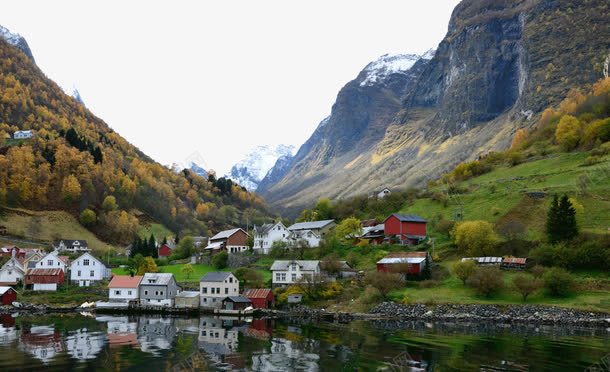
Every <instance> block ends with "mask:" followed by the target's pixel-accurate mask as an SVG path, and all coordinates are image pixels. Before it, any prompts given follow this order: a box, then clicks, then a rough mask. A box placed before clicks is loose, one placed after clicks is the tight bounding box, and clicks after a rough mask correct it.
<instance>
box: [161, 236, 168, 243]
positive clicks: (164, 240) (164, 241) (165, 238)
mask: <svg viewBox="0 0 610 372" xmlns="http://www.w3.org/2000/svg"><path fill="white" fill-rule="evenodd" d="M163 244H167V236H164V237H163V241H162V242H161V245H163Z"/></svg>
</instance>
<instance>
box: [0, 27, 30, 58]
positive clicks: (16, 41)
mask: <svg viewBox="0 0 610 372" xmlns="http://www.w3.org/2000/svg"><path fill="white" fill-rule="evenodd" d="M0 37H1V38H3V39H4V40H5V41H6V42H7V43H9V44H11V45H12V46H15V47H17V48H18V49H19V50H21V51H22V52H23V53H24V54H25V55H26V56H27V57H28V58H29V59H30V61H32V62H34V63H36V61H34V55H33V54H32V51H31V50H30V46H29V45H28V42H27V41H26V40H25V38H24V37H23V36H21V35H19V34H14V33H12V32H10V31H9V30H8V29H7V28H6V27H3V26H0Z"/></svg>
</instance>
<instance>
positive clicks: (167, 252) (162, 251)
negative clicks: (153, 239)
mask: <svg viewBox="0 0 610 372" xmlns="http://www.w3.org/2000/svg"><path fill="white" fill-rule="evenodd" d="M171 255H172V249H171V248H170V247H169V245H167V244H163V245H162V246H160V247H159V257H169V256H171Z"/></svg>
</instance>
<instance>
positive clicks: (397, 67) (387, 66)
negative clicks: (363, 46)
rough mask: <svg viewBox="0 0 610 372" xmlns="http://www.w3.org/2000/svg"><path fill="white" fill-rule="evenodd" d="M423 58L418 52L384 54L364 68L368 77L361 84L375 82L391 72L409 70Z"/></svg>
mask: <svg viewBox="0 0 610 372" xmlns="http://www.w3.org/2000/svg"><path fill="white" fill-rule="evenodd" d="M421 58H422V57H421V56H418V55H416V54H384V55H382V56H381V57H379V58H378V59H377V60H375V61H373V62H371V63H369V64H368V65H367V66H366V67H365V68H364V73H365V74H366V77H365V78H364V80H362V82H361V83H360V86H365V85H372V84H375V83H377V82H378V81H380V80H382V79H385V78H386V77H388V76H389V75H391V74H395V73H399V72H407V71H409V69H410V68H411V67H413V65H414V64H415V62H417V61H419V60H420V59H421Z"/></svg>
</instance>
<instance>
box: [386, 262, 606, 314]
mask: <svg viewBox="0 0 610 372" xmlns="http://www.w3.org/2000/svg"><path fill="white" fill-rule="evenodd" d="M451 264H452V262H445V263H443V266H445V267H450V266H451ZM503 273H504V284H505V285H504V289H503V290H501V291H500V292H499V293H498V294H496V295H492V296H491V297H483V296H480V295H478V294H476V293H475V290H474V289H473V288H471V287H468V286H464V285H463V284H462V281H461V280H459V279H458V278H456V277H454V276H453V275H451V276H450V277H449V278H447V279H445V280H443V281H442V282H441V283H440V284H439V285H438V286H435V287H432V288H420V287H419V285H418V283H415V282H411V283H410V285H411V286H410V287H407V288H404V289H400V290H396V291H394V292H392V293H391V294H390V298H391V299H393V300H394V301H397V302H402V301H404V300H407V301H408V302H409V303H426V304H432V303H463V304H473V303H480V304H500V305H508V304H524V302H523V301H522V298H521V295H520V294H519V293H518V292H517V291H516V290H514V289H513V288H512V279H513V278H514V277H515V276H516V275H518V274H521V273H522V272H515V271H504V272H503ZM526 275H529V274H526ZM574 276H575V277H576V278H581V279H582V278H585V277H602V278H606V279H607V278H608V274H607V273H605V275H604V274H603V273H595V272H594V273H588V272H580V273H575V274H574ZM525 303H526V304H539V305H552V306H563V307H572V308H578V309H582V310H588V311H604V312H610V292H609V291H603V290H600V291H591V290H588V291H582V290H581V291H574V293H573V294H572V295H570V296H567V297H561V298H555V297H550V296H548V295H547V294H546V293H545V291H544V289H543V290H540V291H539V292H538V293H535V294H532V295H530V296H529V297H528V298H527V302H525Z"/></svg>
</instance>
